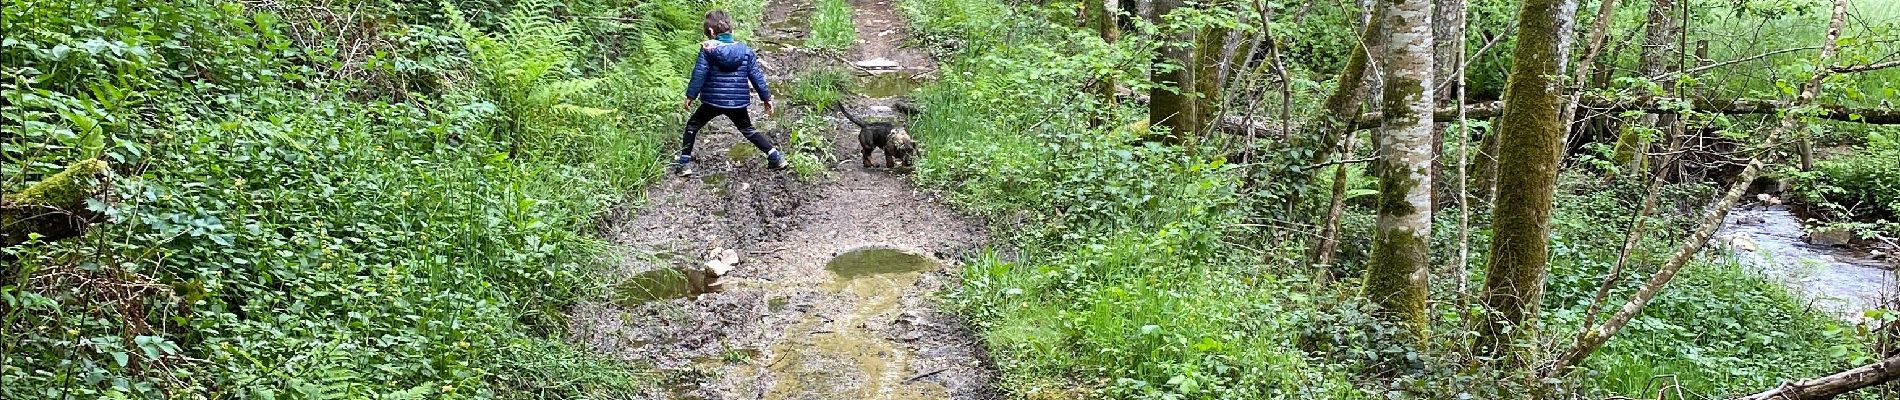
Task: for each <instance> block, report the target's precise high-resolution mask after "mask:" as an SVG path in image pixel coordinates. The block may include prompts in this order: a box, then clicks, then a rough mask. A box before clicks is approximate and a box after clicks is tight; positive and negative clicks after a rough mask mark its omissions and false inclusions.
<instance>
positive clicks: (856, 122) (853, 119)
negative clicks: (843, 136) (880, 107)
mask: <svg viewBox="0 0 1900 400" xmlns="http://www.w3.org/2000/svg"><path fill="white" fill-rule="evenodd" d="M838 103H839V104H837V105H836V107H837V108H838V113H839V114H844V119H848V120H851V124H852V125H857V126H858V128H864V122H863V121H859V120H858V117H857V116H854V115H851V111H849V110H845V109H844V102H843V101H839V102H838Z"/></svg>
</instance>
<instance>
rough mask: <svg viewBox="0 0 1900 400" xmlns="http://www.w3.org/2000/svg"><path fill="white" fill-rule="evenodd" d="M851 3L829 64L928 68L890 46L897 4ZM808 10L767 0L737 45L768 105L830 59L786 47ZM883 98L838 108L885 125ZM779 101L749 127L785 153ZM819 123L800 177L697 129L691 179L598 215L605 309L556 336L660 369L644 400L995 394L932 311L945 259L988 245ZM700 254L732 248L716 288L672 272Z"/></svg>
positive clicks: (801, 110)
mask: <svg viewBox="0 0 1900 400" xmlns="http://www.w3.org/2000/svg"><path fill="white" fill-rule="evenodd" d="M852 3H853V4H852V6H853V8H854V9H855V11H854V12H855V15H854V17H853V18H854V21H853V22H854V23H855V25H856V26H857V27H858V36H859V41H858V43H857V44H856V45H855V46H853V48H852V49H851V50H849V51H848V52H846V53H845V54H844V55H843V56H844V57H845V58H847V59H849V60H851V61H859V60H873V59H885V60H891V61H895V62H896V63H897V64H898V65H899V66H900V67H901V69H899V70H898V71H894V72H889V73H888V74H904V75H903V76H909V75H915V74H919V73H922V72H927V71H930V70H934V63H933V61H932V60H931V58H930V56H929V55H928V54H926V53H924V52H923V51H922V50H919V49H913V48H906V47H903V46H902V45H903V44H904V43H905V40H906V38H907V33H906V29H905V27H904V24H905V22H904V20H903V17H902V16H901V14H900V13H899V12H898V10H897V9H896V7H895V4H894V3H895V1H893V0H852ZM812 7H813V4H812V1H811V0H772V1H770V2H769V3H768V4H767V5H766V10H765V12H764V15H765V19H766V21H765V24H764V26H762V27H759V28H756V29H755V33H754V35H753V36H755V37H754V38H752V39H751V40H749V42H751V43H752V44H753V47H754V48H756V49H759V54H760V58H761V64H762V65H763V66H764V67H765V68H766V71H767V75H768V80H770V81H772V82H775V83H778V84H777V86H774V87H773V89H776V90H778V92H777V93H775V94H777V95H778V97H780V98H786V97H789V96H787V95H788V94H789V93H788V92H789V89H790V85H786V84H783V83H788V82H790V79H793V78H796V77H797V76H799V74H801V73H802V72H804V71H808V70H811V69H813V68H817V67H820V66H822V65H831V66H834V67H835V66H837V64H839V61H838V60H836V57H834V56H823V55H819V54H816V53H813V52H811V51H809V50H806V49H802V48H800V46H798V45H802V44H803V43H804V40H803V38H804V37H805V36H806V35H807V32H806V31H807V30H809V27H808V26H806V24H807V23H806V21H808V20H809V15H811V12H812ZM860 79H877V78H871V77H862V78H860ZM896 101H898V99H897V98H895V97H883V98H872V97H863V96H850V97H847V98H846V100H845V103H846V106H847V107H850V108H851V109H852V110H853V111H854V112H856V113H858V114H860V115H862V116H867V117H871V118H885V119H894V118H897V115H896V114H895V113H894V111H892V109H891V106H892V104H893V103H894V102H896ZM779 103H781V104H778V105H780V106H781V107H780V109H779V115H774V116H763V110H762V109H760V107H759V106H758V104H757V103H754V107H753V108H754V109H753V115H754V116H755V117H754V119H755V121H758V124H759V127H760V129H761V130H762V131H764V132H767V133H768V134H770V135H771V136H772V137H773V140H774V141H775V142H776V143H778V145H779V146H780V147H781V148H782V149H785V150H787V151H789V150H790V148H789V143H788V142H789V140H788V139H789V138H788V137H787V136H788V132H789V131H788V129H786V128H785V126H786V125H789V124H790V122H791V121H795V120H797V119H798V118H799V117H800V116H802V115H805V114H809V113H810V112H811V109H810V108H807V107H791V106H790V105H789V104H783V103H787V102H786V101H784V100H780V101H779ZM830 114H831V115H826V116H825V117H826V121H829V122H831V124H832V125H833V126H834V127H835V129H830V130H829V134H828V135H827V136H828V139H829V140H830V143H831V147H832V149H831V151H832V153H833V154H835V155H836V159H838V160H841V161H839V162H836V163H834V164H832V165H830V166H828V168H827V170H828V171H826V173H825V174H824V175H823V176H817V177H809V178H807V179H804V180H801V179H800V178H799V177H797V176H796V175H795V174H794V173H792V172H790V171H769V170H767V169H766V168H765V165H764V159H763V157H760V156H759V154H758V152H757V150H756V149H754V148H753V147H752V146H751V145H750V144H748V143H747V142H746V141H745V140H744V139H742V138H741V137H739V135H738V134H737V133H736V132H735V131H734V129H733V128H732V127H731V125H730V124H729V123H727V122H726V121H724V120H723V119H721V120H718V121H716V122H714V123H713V124H712V125H709V126H708V128H707V129H706V131H703V132H702V133H701V135H700V137H699V146H698V148H697V150H696V151H695V157H696V158H697V161H696V169H697V170H698V174H697V176H696V177H677V176H669V177H667V178H664V179H663V180H662V181H660V182H658V183H655V184H654V185H652V186H651V187H649V188H648V190H647V192H646V193H645V198H646V201H644V202H643V204H637V205H636V206H630V207H628V208H625V209H622V210H620V211H617V212H616V213H615V214H614V215H610V216H608V218H606V219H604V220H603V223H602V224H603V225H602V231H603V232H604V235H606V238H607V239H608V240H611V241H613V242H615V243H617V244H619V245H621V246H622V247H625V248H629V249H631V250H630V253H631V254H629V255H628V257H625V260H626V261H624V262H622V263H621V268H619V269H618V271H615V272H614V273H613V274H612V275H613V276H614V277H615V278H613V279H615V282H609V283H610V284H611V285H612V286H613V287H614V289H613V290H611V292H613V293H614V294H613V295H610V296H609V297H610V299H602V300H600V301H593V302H584V303H582V304H580V305H578V306H576V307H574V308H573V309H572V310H570V312H569V314H570V321H571V322H570V325H571V326H570V332H571V337H570V340H571V341H573V342H576V343H579V344H581V345H583V346H586V347H589V348H592V349H594V350H595V351H598V352H601V353H604V354H609V355H612V356H615V357H618V358H621V359H623V360H627V361H629V362H633V363H637V364H642V365H648V366H651V367H653V368H655V369H656V370H658V371H663V373H664V374H665V379H664V381H666V382H668V384H667V385H666V386H665V387H663V388H658V389H656V390H655V391H654V392H653V393H645V394H644V395H645V396H643V397H649V398H682V399H926V398H927V399H946V398H947V399H982V398H990V397H993V394H992V393H991V391H990V390H989V385H990V382H989V381H990V378H991V370H992V369H991V368H990V366H989V364H988V360H987V359H986V358H985V356H984V355H983V351H982V349H981V346H980V344H979V343H978V342H977V340H976V339H975V338H974V337H973V336H972V334H971V332H970V331H969V330H968V329H967V328H966V327H965V325H964V324H963V323H962V322H961V321H960V320H958V319H957V318H956V317H954V316H952V315H950V314H947V313H944V312H942V311H939V310H938V308H937V304H936V303H937V301H938V300H939V299H938V297H937V296H936V293H938V292H939V291H940V290H941V289H943V288H945V287H946V285H949V284H951V283H954V281H955V279H956V277H957V273H956V269H957V268H958V265H957V260H959V259H962V258H964V257H966V256H968V255H971V254H974V253H975V252H977V251H980V250H981V249H982V248H983V246H984V245H985V244H986V243H987V241H988V237H989V235H988V233H987V232H986V231H985V230H984V228H983V225H982V223H981V221H980V220H978V219H975V218H970V217H968V216H965V215H964V214H961V213H959V212H957V211H956V210H953V209H951V208H950V207H947V206H945V205H943V204H941V203H940V202H939V201H938V200H937V199H936V198H935V197H934V196H933V195H931V194H929V193H926V192H924V191H920V190H919V189H917V188H916V187H915V186H913V185H912V184H911V183H910V182H909V181H908V180H906V179H904V178H903V177H902V176H901V175H900V174H899V173H896V172H893V171H890V170H888V169H885V168H865V167H864V166H862V165H859V161H858V157H857V151H858V146H857V143H858V142H857V137H856V133H857V127H855V126H852V125H851V124H850V123H849V122H848V121H845V120H844V119H843V118H841V117H839V116H838V115H837V114H836V113H830ZM881 158H882V156H881V155H879V156H874V160H878V161H880V162H881ZM714 249H735V250H736V251H737V254H738V255H739V262H738V264H737V267H736V269H734V270H732V271H731V272H729V273H727V274H726V275H725V276H721V277H717V278H706V277H704V276H701V275H696V274H693V273H690V272H689V273H685V274H683V275H682V274H680V273H676V272H674V271H697V270H699V269H698V266H700V265H703V263H704V262H706V260H708V256H707V254H708V253H709V252H710V251H712V250H714ZM867 249H869V251H859V250H867ZM841 255H842V256H843V257H840V256H841ZM656 271H658V272H656ZM668 274H671V275H668ZM667 276H683V277H682V278H676V279H668V278H665V277H667ZM656 277H659V278H656ZM708 280H710V282H708Z"/></svg>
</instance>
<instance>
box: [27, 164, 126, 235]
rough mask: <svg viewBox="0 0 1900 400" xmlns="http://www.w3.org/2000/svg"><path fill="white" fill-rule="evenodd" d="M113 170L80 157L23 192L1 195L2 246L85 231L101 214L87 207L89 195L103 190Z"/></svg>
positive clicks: (91, 195) (90, 196)
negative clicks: (34, 237) (29, 238)
mask: <svg viewBox="0 0 1900 400" xmlns="http://www.w3.org/2000/svg"><path fill="white" fill-rule="evenodd" d="M110 173H111V170H110V169H108V168H106V162H105V161H100V160H86V161H80V162H78V163H75V164H73V165H71V166H68V167H66V170H65V171H60V173H57V174H53V176H49V177H46V179H45V180H42V181H40V183H35V184H33V186H28V187H27V188H26V190H21V191H20V193H17V194H5V195H0V247H10V246H14V245H18V244H20V243H25V242H26V241H27V238H28V237H31V236H32V235H36V234H37V235H39V237H40V239H41V240H49V241H50V240H59V239H65V238H69V237H73V236H79V235H80V234H81V233H85V230H86V226H87V225H89V224H90V223H91V221H92V220H93V219H95V218H97V217H98V213H95V212H92V211H90V210H87V209H86V199H90V198H92V197H93V196H96V195H98V194H99V192H101V191H102V190H103V188H104V187H105V182H106V177H107V175H108V174H110Z"/></svg>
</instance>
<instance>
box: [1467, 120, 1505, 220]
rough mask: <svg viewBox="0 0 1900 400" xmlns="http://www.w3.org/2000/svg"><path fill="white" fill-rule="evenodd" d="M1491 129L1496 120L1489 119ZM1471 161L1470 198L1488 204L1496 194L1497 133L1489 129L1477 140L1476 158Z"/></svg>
mask: <svg viewBox="0 0 1900 400" xmlns="http://www.w3.org/2000/svg"><path fill="white" fill-rule="evenodd" d="M1490 126H1492V127H1496V126H1497V119H1496V118H1492V119H1491V125H1490ZM1475 158H1476V159H1475V160H1472V164H1473V165H1472V167H1471V179H1470V180H1471V183H1470V185H1471V198H1472V199H1475V200H1479V201H1483V202H1485V203H1487V204H1488V203H1489V202H1490V201H1491V200H1492V198H1491V194H1492V193H1493V192H1496V189H1497V183H1498V132H1497V129H1491V130H1489V131H1487V132H1485V133H1484V135H1483V136H1482V137H1480V138H1479V139H1478V156H1477V157H1475Z"/></svg>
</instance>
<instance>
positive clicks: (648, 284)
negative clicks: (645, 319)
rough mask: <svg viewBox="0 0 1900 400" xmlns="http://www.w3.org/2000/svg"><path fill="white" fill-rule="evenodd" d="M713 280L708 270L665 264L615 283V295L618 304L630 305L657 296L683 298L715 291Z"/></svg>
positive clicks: (648, 300)
mask: <svg viewBox="0 0 1900 400" xmlns="http://www.w3.org/2000/svg"><path fill="white" fill-rule="evenodd" d="M712 280H713V278H712V277H711V276H710V274H707V273H706V272H704V271H697V270H688V269H678V268H661V269H656V270H652V271H647V272H642V273H640V274H639V275H634V276H633V277H631V278H627V280H625V281H622V282H620V283H619V284H616V285H614V288H613V295H612V299H613V301H614V303H615V304H620V305H622V306H628V307H631V306H635V305H640V304H645V303H647V302H651V301H656V300H672V299H682V298H686V297H690V296H697V295H700V294H704V293H707V292H711V291H712V287H711V284H712Z"/></svg>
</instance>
